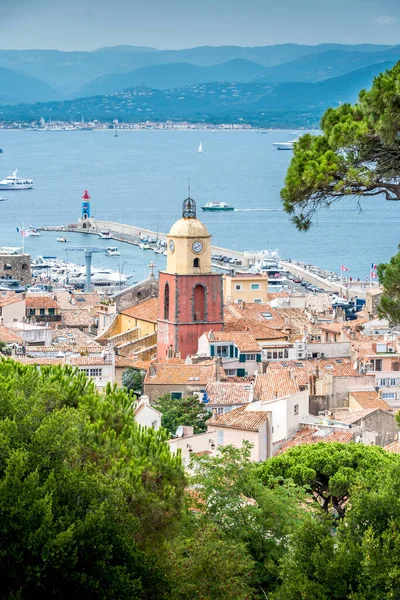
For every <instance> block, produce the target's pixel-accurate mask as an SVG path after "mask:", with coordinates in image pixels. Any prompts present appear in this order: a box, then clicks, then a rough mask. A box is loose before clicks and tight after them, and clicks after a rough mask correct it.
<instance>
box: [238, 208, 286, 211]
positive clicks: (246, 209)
mask: <svg viewBox="0 0 400 600" xmlns="http://www.w3.org/2000/svg"><path fill="white" fill-rule="evenodd" d="M255 210H256V211H260V210H263V211H275V210H279V211H282V208H235V212H251V211H255Z"/></svg>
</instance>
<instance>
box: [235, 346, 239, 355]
mask: <svg viewBox="0 0 400 600" xmlns="http://www.w3.org/2000/svg"><path fill="white" fill-rule="evenodd" d="M238 356H239V349H238V347H237V346H235V358H237V357H238Z"/></svg>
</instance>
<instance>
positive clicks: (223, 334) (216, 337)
mask: <svg viewBox="0 0 400 600" xmlns="http://www.w3.org/2000/svg"><path fill="white" fill-rule="evenodd" d="M208 339H209V341H210V342H234V344H235V345H236V346H237V347H238V348H239V351H240V352H255V353H261V346H260V345H259V344H258V342H257V340H256V339H255V337H254V336H252V335H251V333H248V332H247V331H210V332H209V333H208Z"/></svg>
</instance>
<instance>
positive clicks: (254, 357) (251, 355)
mask: <svg viewBox="0 0 400 600" xmlns="http://www.w3.org/2000/svg"><path fill="white" fill-rule="evenodd" d="M246 360H257V354H246Z"/></svg>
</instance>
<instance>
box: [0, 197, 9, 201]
mask: <svg viewBox="0 0 400 600" xmlns="http://www.w3.org/2000/svg"><path fill="white" fill-rule="evenodd" d="M7 200H8V198H3V196H0V202H7Z"/></svg>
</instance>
